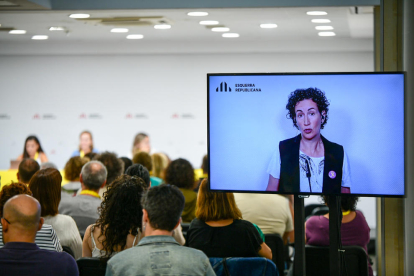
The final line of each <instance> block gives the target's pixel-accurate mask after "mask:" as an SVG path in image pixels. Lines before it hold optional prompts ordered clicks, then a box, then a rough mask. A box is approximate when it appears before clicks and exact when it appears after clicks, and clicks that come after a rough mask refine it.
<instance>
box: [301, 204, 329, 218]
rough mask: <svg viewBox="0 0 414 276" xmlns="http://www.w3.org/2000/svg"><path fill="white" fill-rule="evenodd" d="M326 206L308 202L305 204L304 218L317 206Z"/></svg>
mask: <svg viewBox="0 0 414 276" xmlns="http://www.w3.org/2000/svg"><path fill="white" fill-rule="evenodd" d="M324 206H325V207H326V205H324V204H308V205H306V206H305V218H307V217H309V216H310V215H311V214H312V211H313V209H315V208H317V207H324Z"/></svg>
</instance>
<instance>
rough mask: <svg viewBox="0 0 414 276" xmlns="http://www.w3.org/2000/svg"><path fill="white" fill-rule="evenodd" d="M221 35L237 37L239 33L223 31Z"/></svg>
mask: <svg viewBox="0 0 414 276" xmlns="http://www.w3.org/2000/svg"><path fill="white" fill-rule="evenodd" d="M221 36H222V37H239V36H240V35H239V34H237V33H225V34H222V35H221Z"/></svg>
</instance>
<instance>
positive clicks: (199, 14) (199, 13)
mask: <svg viewBox="0 0 414 276" xmlns="http://www.w3.org/2000/svg"><path fill="white" fill-rule="evenodd" d="M187 15H188V16H207V15H208V12H189V13H187Z"/></svg>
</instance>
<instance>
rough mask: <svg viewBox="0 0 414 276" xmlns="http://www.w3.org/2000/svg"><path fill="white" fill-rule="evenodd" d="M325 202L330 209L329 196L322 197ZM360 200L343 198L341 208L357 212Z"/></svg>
mask: <svg viewBox="0 0 414 276" xmlns="http://www.w3.org/2000/svg"><path fill="white" fill-rule="evenodd" d="M322 199H323V202H324V203H325V204H326V206H328V207H329V196H322ZM358 200H359V198H358V197H356V196H341V208H342V210H344V211H355V210H356V206H357V202H358Z"/></svg>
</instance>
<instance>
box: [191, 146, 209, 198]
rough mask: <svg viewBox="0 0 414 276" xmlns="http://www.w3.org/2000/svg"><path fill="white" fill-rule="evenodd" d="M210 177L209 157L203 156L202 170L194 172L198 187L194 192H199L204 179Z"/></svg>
mask: <svg viewBox="0 0 414 276" xmlns="http://www.w3.org/2000/svg"><path fill="white" fill-rule="evenodd" d="M207 177H208V157H207V154H206V155H204V156H203V161H202V163H201V167H200V169H195V170H194V181H195V182H196V183H197V185H196V186H195V188H194V192H198V188H199V186H200V184H201V181H203V179H204V178H207Z"/></svg>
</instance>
